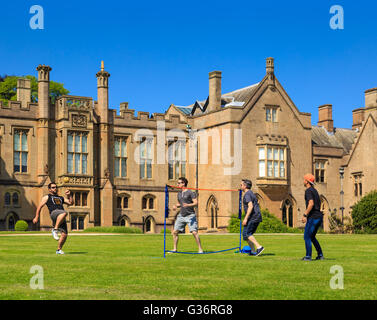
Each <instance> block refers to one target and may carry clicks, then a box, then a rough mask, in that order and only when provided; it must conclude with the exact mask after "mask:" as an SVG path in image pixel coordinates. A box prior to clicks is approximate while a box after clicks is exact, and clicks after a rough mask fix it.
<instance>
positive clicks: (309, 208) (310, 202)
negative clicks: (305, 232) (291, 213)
mask: <svg viewBox="0 0 377 320" xmlns="http://www.w3.org/2000/svg"><path fill="white" fill-rule="evenodd" d="M313 207H314V200H312V199H310V200H309V203H308V207H307V208H306V210H305V213H304V216H303V217H302V220H301V221H302V222H303V223H305V222H306V219H307V217H305V216H307V215H308V214H309V213H310V211H312V209H313Z"/></svg>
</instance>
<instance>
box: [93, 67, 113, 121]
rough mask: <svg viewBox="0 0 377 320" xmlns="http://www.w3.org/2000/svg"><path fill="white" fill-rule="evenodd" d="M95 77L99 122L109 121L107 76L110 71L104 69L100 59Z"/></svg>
mask: <svg viewBox="0 0 377 320" xmlns="http://www.w3.org/2000/svg"><path fill="white" fill-rule="evenodd" d="M96 77H97V100H98V101H97V111H98V115H99V116H100V122H101V123H108V122H109V77H110V73H108V72H107V71H105V67H104V63H103V61H101V71H98V72H97V74H96Z"/></svg>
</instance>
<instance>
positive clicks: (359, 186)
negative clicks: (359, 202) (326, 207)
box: [352, 172, 363, 197]
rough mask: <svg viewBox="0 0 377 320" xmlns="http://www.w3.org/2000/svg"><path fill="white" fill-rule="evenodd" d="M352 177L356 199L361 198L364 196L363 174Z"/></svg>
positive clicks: (355, 174) (359, 173)
mask: <svg viewBox="0 0 377 320" xmlns="http://www.w3.org/2000/svg"><path fill="white" fill-rule="evenodd" d="M352 177H353V183H354V195H355V197H361V196H362V195H363V181H362V178H363V174H362V173H361V172H358V173H354V174H353V175H352Z"/></svg>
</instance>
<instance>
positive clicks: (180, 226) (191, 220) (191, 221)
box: [174, 213, 198, 232]
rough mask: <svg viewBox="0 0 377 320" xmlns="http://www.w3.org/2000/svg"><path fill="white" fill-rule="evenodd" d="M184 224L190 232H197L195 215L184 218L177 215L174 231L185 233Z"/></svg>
mask: <svg viewBox="0 0 377 320" xmlns="http://www.w3.org/2000/svg"><path fill="white" fill-rule="evenodd" d="M186 224H188V226H189V231H190V232H194V231H198V221H197V220H196V215H195V213H194V214H190V215H188V216H185V217H183V216H181V215H180V214H179V215H178V216H177V220H175V224H174V230H177V231H179V232H185V226H186Z"/></svg>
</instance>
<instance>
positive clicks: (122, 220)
mask: <svg viewBox="0 0 377 320" xmlns="http://www.w3.org/2000/svg"><path fill="white" fill-rule="evenodd" d="M119 225H120V226H122V227H130V226H131V223H130V219H129V218H128V217H127V216H122V217H121V218H120V220H119Z"/></svg>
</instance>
